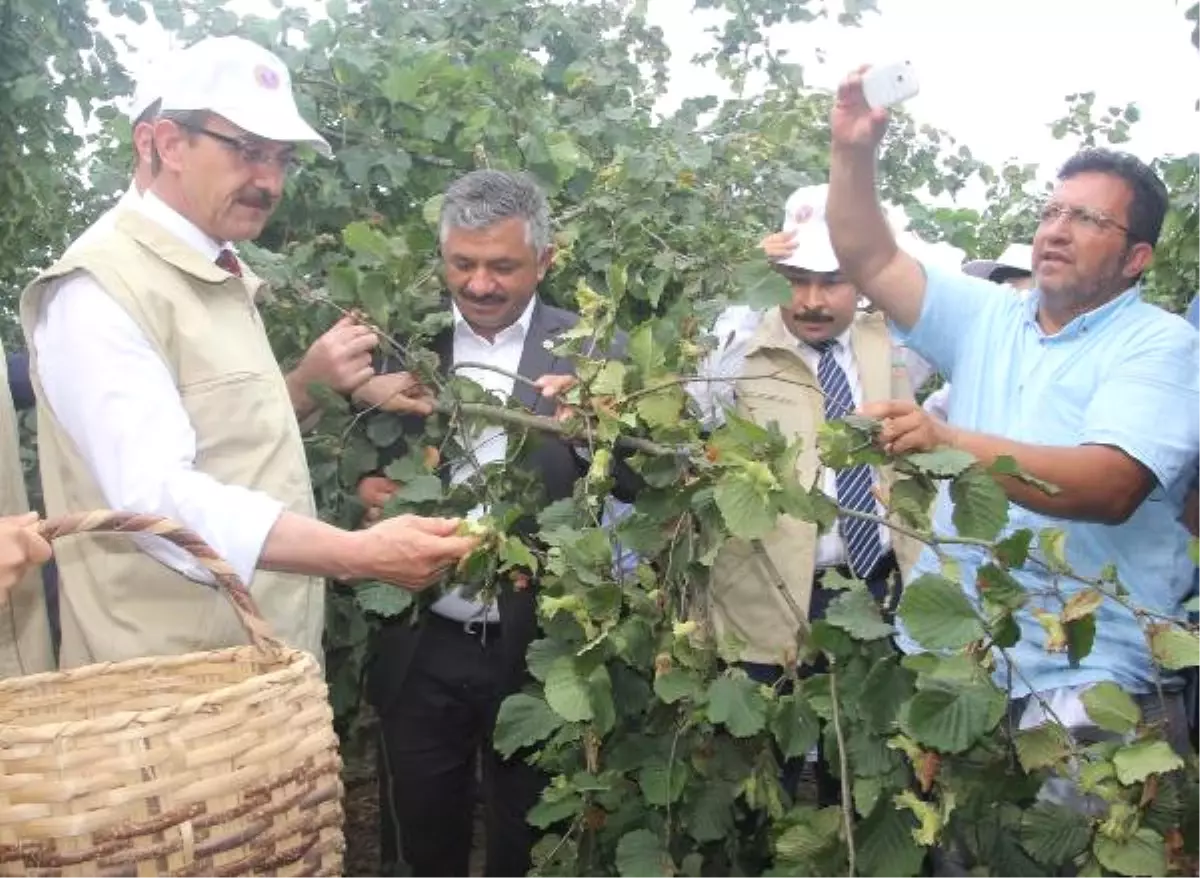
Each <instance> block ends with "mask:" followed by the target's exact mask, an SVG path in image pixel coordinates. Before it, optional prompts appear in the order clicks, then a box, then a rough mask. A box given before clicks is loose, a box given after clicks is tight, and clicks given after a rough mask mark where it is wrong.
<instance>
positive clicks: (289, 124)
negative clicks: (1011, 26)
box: [214, 108, 333, 158]
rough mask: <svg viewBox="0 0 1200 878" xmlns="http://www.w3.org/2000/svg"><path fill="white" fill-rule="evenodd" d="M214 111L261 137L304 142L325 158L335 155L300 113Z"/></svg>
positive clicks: (287, 141)
mask: <svg viewBox="0 0 1200 878" xmlns="http://www.w3.org/2000/svg"><path fill="white" fill-rule="evenodd" d="M214 112H217V113H218V115H221V116H224V117H225V118H226V119H228V120H229V121H230V122H232V123H233V124H234V125H236V126H238V127H239V128H241V129H242V130H243V131H247V132H249V133H250V134H253V135H254V136H255V137H261V138H262V139H263V140H274V141H277V142H279V143H304V144H307V145H309V146H311V147H312V148H313V149H315V150H316V151H317V152H318V153H320V154H321V155H322V156H324V157H325V158H330V157H331V156H332V155H333V150H332V149H330V147H329V142H328V141H327V140H325V138H324V137H322V136H321V135H320V134H318V133H317V132H316V130H315V129H314V128H313V127H312V126H311V125H309V124H308V123H307V122H305V121H304V120H303V119H302V118H301V117H300V115H299V114H292V113H279V114H275V115H266V114H263V113H252V112H247V111H243V110H240V109H238V108H229V109H227V110H225V111H215V110H214Z"/></svg>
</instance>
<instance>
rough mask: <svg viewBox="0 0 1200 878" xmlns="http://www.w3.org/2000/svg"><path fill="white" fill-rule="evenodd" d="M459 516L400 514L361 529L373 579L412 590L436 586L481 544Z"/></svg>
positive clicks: (368, 565)
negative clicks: (462, 529) (465, 532)
mask: <svg viewBox="0 0 1200 878" xmlns="http://www.w3.org/2000/svg"><path fill="white" fill-rule="evenodd" d="M460 523H461V520H460V519H457V518H422V517H420V516H417V515H398V516H396V517H395V518H389V519H386V520H384V521H381V522H379V524H376V525H374V526H373V527H370V528H368V529H367V530H365V531H362V536H363V538H364V540H365V552H366V555H367V558H368V559H369V561H368V563H367V565H366V566H367V567H368V568H369V569H370V573H371V578H373V579H377V580H380V581H382V582H390V583H392V584H393V585H398V586H400V587H401V588H406V589H408V590H410V591H421V590H422V589H425V588H428V587H429V586H431V585H433V584H434V583H435V582H437V581H438V580H439V579H441V578H442V577H443V576H444V575H445V574H446V573H447V572H448V571H449V570H451V569H452V568H453V567H454V566H455V565H456V564H457V563H458V562H459V561H460V560H461V559H462V558H463V557H465V556H466V555H468V554H470V553H471V551H473V550H474V549H475V547H476V546H477V545H479V540H478V538H476V537H466V536H459V535H458V527H459V524H460Z"/></svg>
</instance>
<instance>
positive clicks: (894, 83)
mask: <svg viewBox="0 0 1200 878" xmlns="http://www.w3.org/2000/svg"><path fill="white" fill-rule="evenodd" d="M862 91H863V98H864V99H865V100H866V102H867V106H868V107H870V108H871V109H873V110H877V109H880V108H882V107H890V106H892V105H893V104H898V103H900V102H901V101H907V100H908V99H909V98H911V97H913V96H915V95H916V94H917V92H919V91H920V83H919V82H918V81H917V71H916V69H915V68H914V67H913V65H912V62H911V61H899V62H897V63H895V64H883V65H880V66H878V67H871V68H870V69H868V70H867V72H866V73H864V74H863V77H862Z"/></svg>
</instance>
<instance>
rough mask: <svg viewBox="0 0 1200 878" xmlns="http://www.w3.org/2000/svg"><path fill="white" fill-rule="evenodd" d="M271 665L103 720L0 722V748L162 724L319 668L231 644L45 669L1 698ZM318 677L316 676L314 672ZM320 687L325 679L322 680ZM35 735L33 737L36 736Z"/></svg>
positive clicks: (289, 652)
mask: <svg viewBox="0 0 1200 878" xmlns="http://www.w3.org/2000/svg"><path fill="white" fill-rule="evenodd" d="M255 660H258V661H264V660H265V661H270V662H275V663H279V664H280V667H277V668H275V669H274V670H270V671H267V672H265V673H259V674H252V675H251V676H249V677H247V678H246V679H245V680H242V681H240V682H237V683H231V684H227V685H222V686H218V687H216V688H214V689H212V690H210V691H208V692H202V693H200V694H198V695H189V696H187V697H186V698H183V699H181V700H180V701H178V702H177V703H175V704H171V705H167V706H163V707H151V708H144V709H141V710H114V711H112V712H109V713H105V714H103V715H101V716H97V717H93V718H91V719H85V720H78V719H76V720H56V721H53V722H15V723H14V722H0V747H4V746H11V745H13V744H17V743H20V742H21V741H22V739H26V738H30V737H33V738H36V739H37V740H41V741H44V740H45V739H46V737H47V736H48V735H50V734H51V733H53V734H54V736H55V737H77V736H79V735H87V734H91V733H93V732H96V731H101V730H103V731H106V732H107V731H112V730H113V729H116V728H121V727H124V726H129V725H134V724H139V723H161V722H164V721H166V720H169V719H171V718H173V717H175V716H178V715H181V714H182V715H187V714H195V713H199V712H201V711H203V710H204V708H205V707H206V706H208V705H210V704H213V703H225V702H229V701H235V700H237V699H239V698H242V697H244V696H245V695H247V694H249V693H251V692H254V691H256V690H259V689H262V688H263V687H265V686H279V685H286V684H288V683H291V682H294V681H295V680H296V679H298V678H300V677H303V676H305V675H306V674H308V673H309V672H310V670H311V669H319V666H318V665H317V661H316V659H315V658H313V656H312V655H310V654H309V653H308V652H305V651H304V650H300V649H294V648H292V647H284V648H282V649H273V648H272V649H260V648H259V647H256V646H234V647H226V648H224V649H215V650H206V651H201V652H192V653H186V654H183V655H170V656H145V657H142V658H136V659H126V660H124V661H119V662H101V663H97V664H92V665H83V666H81V667H78V668H71V669H68V670H65V671H45V672H43V673H40V674H30V675H27V676H23V677H11V678H9V679H6V680H0V698H4V697H6V696H13V695H15V694H17V693H19V692H22V691H25V690H30V689H39V688H42V687H45V686H52V685H54V684H56V683H60V682H63V681H64V680H68V679H80V678H88V677H98V678H103V677H105V676H116V675H119V674H125V673H127V672H129V671H140V670H143V669H158V670H166V671H170V670H171V669H172V668H178V667H184V666H188V665H193V664H198V663H201V662H213V661H217V662H227V663H230V664H232V663H234V662H236V661H255ZM318 676H320V675H319V674H318ZM321 682H322V683H324V678H322V679H321ZM35 733H36V734H35Z"/></svg>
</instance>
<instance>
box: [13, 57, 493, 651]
mask: <svg viewBox="0 0 1200 878" xmlns="http://www.w3.org/2000/svg"><path fill="white" fill-rule="evenodd" d="M178 67H179V68H180V69H179V70H178V72H177V76H175V77H172V80H171V83H170V87H169V88H168V89H167V90H166V91H165V92H164V94H163V98H162V108H161V110H160V115H159V117H158V118H157V120H156V121H155V122H154V126H153V144H154V153H155V165H156V168H155V170H156V173H155V177H154V181H153V183H152V184H151V186H150V188H149V189H148V190H147V192H146V193H145V194H144V195H143V197H142V199H141V200H140V201H138V202H136V203H134V204H131V205H130V209H128V210H123V211H121V213H120V215H119V216H118V217H117V219H116V223H115V227H114V228H113V230H112V231H110V232H108V233H106V234H104V236H103V237H102V238H98V239H97V240H96V241H95V243H94V244H88V245H86V246H84V247H81V248H79V249H78V250H77V251H76V252H75V253H73V254H71V255H69V256H67V257H65V258H64V259H62V260H60V261H59V263H58V264H56V265H55V266H53V267H51V268H50V269H48V270H47V271H45V272H43V273H42V274H41V275H40V276H39V277H38V278H37V279H36V280H35V281H34V282H33V283H32V284H31V285H30V286H29V288H28V289H26V291H25V293H24V295H23V296H22V301H21V320H22V325H23V327H24V330H25V334H26V338H27V340H28V341H29V346H30V350H31V353H32V357H33V375H34V380H35V382H36V383H37V386H38V396H39V423H38V435H39V450H40V452H41V471H42V481H43V487H44V489H45V495H46V506H47V511H48V512H49V513H50V514H57V513H60V512H63V511H67V510H79V509H90V508H96V507H106V506H107V507H114V508H119V509H126V510H131V511H135V512H142V513H149V514H157V515H166V516H168V517H171V518H174V519H176V520H179V521H182V522H183V523H184V524H185V525H187V526H188V527H190V528H191V529H192V530H194V531H196V532H198V533H199V534H200V535H201V536H202V537H203V538H204V539H205V540H206V541H207V542H208V543H209V544H210V545H212V546H213V548H214V549H216V551H217V552H218V553H219V554H220V555H221V556H222V557H224V558H225V559H226V560H228V561H229V562H230V564H231V565H232V566H233V568H234V569H235V571H236V572H237V573H238V574H239V575H240V576H241V577H242V578H243V579H244V580H246V581H247V582H249V584H250V588H251V591H252V592H253V594H254V596H255V598H256V600H257V601H258V604H259V606H260V608H261V609H262V611H263V613H264V615H265V616H266V619H267V621H268V622H269V623H270V625H271V626H272V627H273V629H274V630H275V632H276V633H277V634H278V635H279V636H280V637H282V638H283V639H284V640H285V641H286V642H288V643H290V644H291V645H293V646H296V647H298V648H301V649H305V650H308V651H309V652H311V653H313V654H315V655H317V656H320V655H321V633H322V629H323V622H324V603H325V596H324V588H323V583H322V580H321V578H320V577H325V576H335V577H338V578H341V579H378V580H384V581H389V582H393V583H396V584H398V585H402V586H405V587H408V588H421V587H424V586H427V585H429V584H430V583H432V582H434V581H436V580H437V579H438V578H439V577H440V576H441V575H442V573H443V572H444V571H445V570H447V569H449V567H451V566H452V565H453V564H454V563H455V562H457V561H458V560H459V559H460V558H461V557H462V556H463V555H464V554H465V553H466V552H467V551H469V550H470V549H471V547H472V546H473V545H474V542H473V541H471V540H468V539H466V538H463V537H458V536H455V535H454V531H455V529H456V528H457V525H458V522H457V521H454V520H448V519H422V518H416V517H411V516H410V517H401V518H396V519H390V520H388V521H386V522H383V523H381V524H379V525H377V526H375V527H373V528H369V529H367V530H364V531H358V532H347V531H342V530H339V529H337V528H334V527H330V526H328V525H325V524H322V523H321V522H319V521H317V520H316V519H315V518H314V515H315V508H314V503H313V497H312V488H311V484H310V482H309V475H308V468H307V464H306V462H305V456H304V448H303V445H302V443H301V441H300V431H299V427H298V425H297V423H296V418H295V415H294V413H293V409H292V404H291V399H290V397H289V394H288V388H287V385H286V383H285V381H284V377H283V375H282V374H281V373H280V371H279V367H278V365H277V364H276V362H275V358H274V356H273V354H272V352H271V348H270V345H269V344H268V342H267V338H266V334H265V332H264V331H263V327H262V321H261V319H260V317H259V314H258V308H257V305H256V301H257V297H258V295H259V293H260V292H261V290H262V286H263V285H262V282H261V281H260V280H259V279H258V278H256V277H254V276H253V275H252V274H251V273H250V272H249V271H248V270H247V269H246V268H245V266H244V265H243V264H242V263H241V262H240V260H238V258H237V257H236V255H235V254H234V253H233V251H232V250H231V249H230V246H229V245H230V243H231V242H235V241H249V240H253V239H254V238H256V237H257V236H258V235H259V233H260V232H261V231H262V229H263V226H264V225H265V224H266V222H267V220H268V219H269V218H270V216H271V212H272V210H273V209H274V207H275V206H276V204H278V201H279V198H280V196H281V195H282V191H283V181H284V176H285V174H286V173H287V171H288V169H289V168H290V167H291V165H292V163H293V161H294V154H295V150H296V147H297V146H299V145H301V144H307V145H311V146H313V147H314V148H316V149H317V150H318V151H319V152H321V153H323V154H326V155H328V154H329V147H328V145H327V144H326V143H325V141H324V140H322V139H321V137H320V136H319V135H318V134H317V133H316V132H315V131H314V130H313V129H312V128H311V127H309V126H308V124H307V123H305V121H304V120H303V119H302V118H301V117H300V115H299V113H298V112H297V110H296V105H295V102H294V100H293V98H292V92H291V82H290V77H289V75H288V71H287V69H286V68H285V67H284V66H283V64H282V63H281V62H280V61H279V59H278V58H276V57H275V56H274V55H273V54H271V53H270V52H268V51H266V50H265V49H263V48H261V47H259V46H257V45H255V44H253V43H250V42H248V41H246V40H243V39H240V38H237V37H225V38H221V39H213V40H207V41H205V42H203V43H201V44H198V45H196V46H195V47H193V48H192V49H190V50H189V51H188V52H187V53H184V54H183V55H181V57H180V60H179V62H178ZM131 376H137V381H136V384H135V382H134V381H132V380H131ZM58 557H59V569H60V575H61V579H62V617H63V618H62V623H63V642H62V653H61V661H62V664H63V665H64V666H73V665H80V664H86V663H89V662H94V661H106V660H120V659H124V658H130V657H133V656H143V655H161V654H174V653H183V652H189V651H193V650H199V649H210V648H216V647H220V646H226V645H230V644H235V643H241V642H244V640H245V636H244V634H243V633H242V632H241V631H240V630H239V628H238V625H237V623H236V621H235V618H234V616H233V615H232V613H231V611H230V609H229V607H228V606H227V605H226V603H225V601H224V599H223V598H222V597H221V596H219V595H217V594H216V593H215V592H214V591H212V590H211V589H207V588H204V587H202V586H200V585H197V582H209V581H211V578H210V577H209V575H208V574H207V573H206V572H205V571H204V570H203V569H202V568H200V567H199V566H198V565H197V564H196V563H195V562H194V561H193V560H192V559H190V558H188V557H186V556H184V555H183V554H182V553H181V552H179V551H178V550H176V549H175V548H174V547H173V546H169V545H167V544H166V543H164V542H162V541H161V540H159V539H157V538H155V537H152V536H142V537H139V538H138V542H137V544H136V545H131V543H130V541H129V540H128V539H127V538H114V537H85V538H79V539H77V540H73V541H70V542H68V543H65V544H64V545H63V546H62V547H61V548H60V549H59V550H58ZM193 580H194V581H193Z"/></svg>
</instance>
